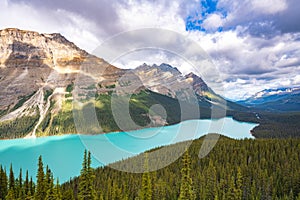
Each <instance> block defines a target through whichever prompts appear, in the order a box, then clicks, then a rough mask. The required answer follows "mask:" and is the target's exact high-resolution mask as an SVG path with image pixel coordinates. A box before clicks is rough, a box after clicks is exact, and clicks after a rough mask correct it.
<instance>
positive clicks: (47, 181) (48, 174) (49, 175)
mask: <svg viewBox="0 0 300 200" xmlns="http://www.w3.org/2000/svg"><path fill="white" fill-rule="evenodd" d="M52 177H53V175H52V172H51V170H50V169H49V167H48V165H47V166H46V175H45V180H44V181H45V182H44V187H45V188H44V190H45V191H48V190H49V189H50V188H51V185H53V183H51V182H53V180H52Z"/></svg>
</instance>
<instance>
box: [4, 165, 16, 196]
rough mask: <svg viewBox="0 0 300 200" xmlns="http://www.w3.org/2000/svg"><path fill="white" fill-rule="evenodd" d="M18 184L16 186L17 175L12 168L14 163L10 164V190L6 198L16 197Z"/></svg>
mask: <svg viewBox="0 0 300 200" xmlns="http://www.w3.org/2000/svg"><path fill="white" fill-rule="evenodd" d="M16 197H17V194H16V186H15V176H14V172H13V168H12V164H10V169H9V183H8V192H7V196H6V199H16Z"/></svg>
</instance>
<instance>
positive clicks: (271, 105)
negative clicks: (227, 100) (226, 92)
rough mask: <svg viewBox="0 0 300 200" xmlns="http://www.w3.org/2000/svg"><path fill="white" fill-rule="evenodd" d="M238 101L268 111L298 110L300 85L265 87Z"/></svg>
mask: <svg viewBox="0 0 300 200" xmlns="http://www.w3.org/2000/svg"><path fill="white" fill-rule="evenodd" d="M238 103H239V104H241V105H244V106H247V107H250V108H258V109H264V110H270V111H280V112H283V111H300V87H294V88H277V89H266V90H263V91H260V92H258V93H256V94H255V95H253V96H251V97H250V98H248V99H246V100H244V101H239V102H238Z"/></svg>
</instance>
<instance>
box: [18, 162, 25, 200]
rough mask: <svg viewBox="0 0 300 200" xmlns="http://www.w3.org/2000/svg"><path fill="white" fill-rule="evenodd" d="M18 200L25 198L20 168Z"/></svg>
mask: <svg viewBox="0 0 300 200" xmlns="http://www.w3.org/2000/svg"><path fill="white" fill-rule="evenodd" d="M17 191H18V199H21V200H23V199H24V198H25V195H24V188H23V177H22V168H21V169H20V173H19V179H18V189H17Z"/></svg>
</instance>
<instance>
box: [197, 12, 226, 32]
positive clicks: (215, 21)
mask: <svg viewBox="0 0 300 200" xmlns="http://www.w3.org/2000/svg"><path fill="white" fill-rule="evenodd" d="M223 24H224V19H223V18H222V16H221V15H219V14H216V13H213V14H210V15H208V16H207V18H206V19H205V20H204V22H203V24H202V26H203V27H204V28H205V29H206V30H211V31H216V30H217V29H218V28H219V27H222V26H223Z"/></svg>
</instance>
